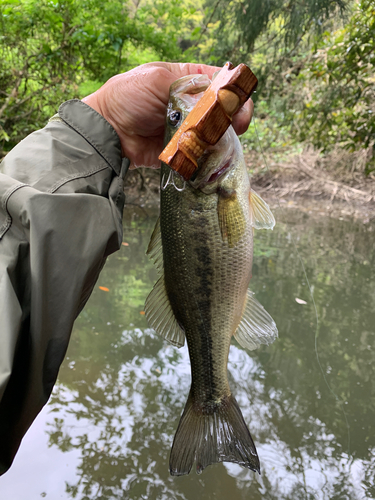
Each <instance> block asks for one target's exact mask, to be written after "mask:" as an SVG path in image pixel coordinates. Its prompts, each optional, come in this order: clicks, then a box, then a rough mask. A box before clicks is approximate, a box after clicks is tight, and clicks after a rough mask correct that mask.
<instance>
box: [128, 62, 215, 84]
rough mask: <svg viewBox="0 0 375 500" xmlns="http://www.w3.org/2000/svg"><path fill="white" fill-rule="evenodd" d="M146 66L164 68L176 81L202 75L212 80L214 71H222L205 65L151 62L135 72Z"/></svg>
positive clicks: (140, 67)
mask: <svg viewBox="0 0 375 500" xmlns="http://www.w3.org/2000/svg"><path fill="white" fill-rule="evenodd" d="M148 66H150V67H151V66H156V67H159V68H165V69H167V70H168V71H169V72H170V73H172V74H173V75H174V77H175V79H176V80H178V79H179V78H182V77H183V76H187V75H202V74H204V75H208V76H209V77H210V78H212V77H213V75H214V73H215V72H216V71H220V70H221V69H222V67H219V66H209V65H207V64H193V63H168V62H153V63H146V64H143V65H142V66H139V67H138V68H136V70H137V72H138V71H142V69H145V68H147V67H148Z"/></svg>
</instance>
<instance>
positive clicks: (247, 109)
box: [232, 99, 254, 135]
mask: <svg viewBox="0 0 375 500" xmlns="http://www.w3.org/2000/svg"><path fill="white" fill-rule="evenodd" d="M253 113H254V103H253V101H252V100H251V99H248V100H247V101H246V102H245V104H244V105H243V106H241V108H240V109H239V110H238V111H237V113H236V114H235V115H233V123H232V125H233V128H234V130H235V132H236V134H237V135H241V134H243V133H245V132H246V130H247V129H248V127H249V125H250V121H251V118H252V116H253Z"/></svg>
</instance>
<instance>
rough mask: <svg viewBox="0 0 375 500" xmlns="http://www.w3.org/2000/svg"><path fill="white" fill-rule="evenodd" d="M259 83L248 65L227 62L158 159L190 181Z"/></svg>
mask: <svg viewBox="0 0 375 500" xmlns="http://www.w3.org/2000/svg"><path fill="white" fill-rule="evenodd" d="M257 85H258V80H257V78H256V76H255V75H254V73H253V72H252V71H251V69H250V68H249V67H248V66H246V65H245V64H240V65H238V66H237V67H234V66H233V64H232V63H230V62H227V63H226V64H225V65H224V67H223V68H222V70H221V71H220V72H219V73H218V75H217V77H216V78H215V80H214V81H213V82H212V83H211V85H210V86H209V87H208V88H207V90H206V91H205V92H204V94H203V96H202V98H201V99H200V100H199V101H198V103H197V104H196V105H195V106H194V108H193V109H192V110H191V112H190V113H189V114H188V116H187V117H186V118H185V120H184V122H183V123H182V125H181V126H180V128H179V129H178V131H177V132H176V133H175V135H174V136H173V138H172V139H171V141H170V142H169V143H168V144H167V146H166V147H165V149H164V150H163V152H162V153H161V154H160V156H159V159H160V160H161V161H163V162H164V163H166V164H167V165H169V166H170V167H171V168H172V169H173V170H175V171H176V172H178V173H179V174H180V175H181V176H182V177H183V178H184V179H185V180H189V179H190V178H191V177H192V175H193V174H194V172H195V171H196V170H197V168H198V163H197V160H198V159H199V158H200V157H201V156H202V155H203V152H204V151H205V149H206V148H207V147H208V146H213V145H215V144H216V143H217V142H218V141H219V139H220V138H221V137H222V136H223V135H224V133H225V131H226V130H227V128H228V127H229V125H230V124H231V123H232V116H233V115H234V113H235V112H236V111H237V110H238V109H239V108H240V106H242V105H243V104H244V103H245V102H246V101H247V99H248V98H249V97H250V96H251V94H252V93H253V92H254V90H255V89H256V87H257Z"/></svg>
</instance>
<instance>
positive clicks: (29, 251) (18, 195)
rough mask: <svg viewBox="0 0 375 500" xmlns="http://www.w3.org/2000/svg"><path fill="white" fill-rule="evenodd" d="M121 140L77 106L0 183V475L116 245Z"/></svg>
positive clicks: (8, 167) (6, 166) (9, 166)
mask: <svg viewBox="0 0 375 500" xmlns="http://www.w3.org/2000/svg"><path fill="white" fill-rule="evenodd" d="M128 166H129V161H128V160H127V159H124V160H122V158H121V145H120V140H119V138H118V135H117V134H116V132H115V130H114V129H113V128H112V127H111V125H110V124H109V123H108V122H107V121H106V120H105V119H104V118H103V117H102V116H100V115H99V114H98V113H96V111H94V110H93V109H92V108H90V107H89V106H87V105H86V104H84V103H83V102H81V101H78V100H73V101H68V102H66V103H64V104H62V105H61V106H60V109H59V113H58V116H56V117H54V119H52V121H50V122H49V123H48V125H47V126H46V127H45V128H44V129H42V130H39V131H37V132H34V133H33V134H31V135H29V136H28V137H27V138H26V139H24V140H23V141H22V142H21V143H20V144H19V145H18V146H16V147H15V148H14V149H13V150H12V151H11V152H10V153H9V154H8V155H7V156H6V158H5V160H4V161H3V163H2V170H3V173H2V174H0V474H1V473H4V472H5V471H6V470H7V469H8V468H9V467H10V465H11V463H12V461H13V459H14V456H15V454H16V452H17V450H18V447H19V445H20V443H21V440H22V438H23V436H24V434H25V433H26V431H27V429H28V428H29V426H30V425H31V423H32V422H33V420H34V419H35V417H36V415H37V414H38V412H39V411H40V410H41V408H42V407H43V405H45V404H46V402H47V400H48V398H49V396H50V394H51V391H52V388H53V386H54V384H55V382H56V378H57V374H58V370H59V367H60V364H61V362H62V360H63V358H64V356H65V353H66V349H67V346H68V342H69V337H70V333H71V330H72V326H73V322H74V320H75V318H76V317H77V315H78V314H79V312H80V311H81V309H82V308H83V306H84V304H85V303H86V301H87V299H88V298H89V296H90V294H91V292H92V289H93V286H94V284H95V282H96V280H97V278H98V275H99V273H100V270H101V269H102V267H103V265H104V262H105V260H106V257H107V256H108V255H109V254H110V253H112V252H114V251H115V250H117V249H118V248H119V247H120V245H121V240H122V211H123V206H124V194H123V177H124V175H125V173H126V170H127V168H128Z"/></svg>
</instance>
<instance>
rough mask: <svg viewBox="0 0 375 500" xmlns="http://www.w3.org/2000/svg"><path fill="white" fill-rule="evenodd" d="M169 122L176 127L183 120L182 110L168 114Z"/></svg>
mask: <svg viewBox="0 0 375 500" xmlns="http://www.w3.org/2000/svg"><path fill="white" fill-rule="evenodd" d="M168 119H169V123H170V124H171V125H172V126H173V127H175V126H176V125H178V123H179V121H180V120H181V111H172V112H171V113H170V115H169V116H168Z"/></svg>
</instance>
